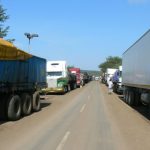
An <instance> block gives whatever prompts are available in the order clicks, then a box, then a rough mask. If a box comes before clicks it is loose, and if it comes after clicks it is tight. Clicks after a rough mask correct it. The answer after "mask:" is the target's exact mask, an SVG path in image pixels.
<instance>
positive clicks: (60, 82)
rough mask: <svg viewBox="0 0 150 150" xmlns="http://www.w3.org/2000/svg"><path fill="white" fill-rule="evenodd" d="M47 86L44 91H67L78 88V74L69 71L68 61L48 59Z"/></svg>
mask: <svg viewBox="0 0 150 150" xmlns="http://www.w3.org/2000/svg"><path fill="white" fill-rule="evenodd" d="M46 78H47V85H48V87H47V88H44V89H43V90H42V92H43V93H44V94H48V93H62V94H64V93H66V92H68V91H70V90H73V89H75V88H76V86H77V85H76V76H75V75H74V74H72V73H71V72H69V71H68V68H67V63H66V61H47V77H46Z"/></svg>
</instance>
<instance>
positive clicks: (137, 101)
mask: <svg viewBox="0 0 150 150" xmlns="http://www.w3.org/2000/svg"><path fill="white" fill-rule="evenodd" d="M140 98H141V96H140V93H139V92H135V100H134V104H133V105H134V106H138V105H140Z"/></svg>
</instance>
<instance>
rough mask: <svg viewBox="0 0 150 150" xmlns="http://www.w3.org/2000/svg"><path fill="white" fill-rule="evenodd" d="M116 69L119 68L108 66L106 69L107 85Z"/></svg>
mask: <svg viewBox="0 0 150 150" xmlns="http://www.w3.org/2000/svg"><path fill="white" fill-rule="evenodd" d="M116 70H117V69H114V68H107V69H106V73H105V83H106V85H108V83H109V80H110V78H112V77H113V75H114V73H115V71H116Z"/></svg>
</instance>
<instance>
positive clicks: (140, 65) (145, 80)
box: [122, 30, 150, 105]
mask: <svg viewBox="0 0 150 150" xmlns="http://www.w3.org/2000/svg"><path fill="white" fill-rule="evenodd" d="M149 65H150V30H148V31H147V32H146V33H145V34H144V35H143V36H142V37H141V38H140V39H139V40H137V41H136V42H135V43H134V44H133V45H132V46H131V47H129V48H128V49H127V50H126V51H125V52H124V54H123V74H122V83H123V85H124V100H125V102H126V103H128V104H129V105H137V104H138V103H139V102H142V103H144V104H150V67H149Z"/></svg>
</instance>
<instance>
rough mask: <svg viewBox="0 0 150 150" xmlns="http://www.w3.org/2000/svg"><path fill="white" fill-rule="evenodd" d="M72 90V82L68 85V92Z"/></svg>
mask: <svg viewBox="0 0 150 150" xmlns="http://www.w3.org/2000/svg"><path fill="white" fill-rule="evenodd" d="M70 91H71V87H70V84H69V85H68V92H70Z"/></svg>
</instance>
